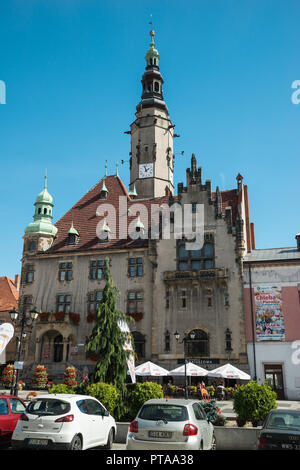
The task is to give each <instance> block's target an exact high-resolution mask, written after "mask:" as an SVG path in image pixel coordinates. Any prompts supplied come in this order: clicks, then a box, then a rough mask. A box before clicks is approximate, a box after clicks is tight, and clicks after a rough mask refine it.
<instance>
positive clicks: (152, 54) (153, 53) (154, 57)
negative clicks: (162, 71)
mask: <svg viewBox="0 0 300 470" xmlns="http://www.w3.org/2000/svg"><path fill="white" fill-rule="evenodd" d="M154 34H155V33H154V31H150V36H151V42H150V49H148V51H147V54H146V57H145V59H146V61H147V65H150V66H152V65H157V66H158V64H159V53H158V50H157V49H155V47H154V46H155V44H154Z"/></svg>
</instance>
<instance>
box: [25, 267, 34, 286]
mask: <svg viewBox="0 0 300 470" xmlns="http://www.w3.org/2000/svg"><path fill="white" fill-rule="evenodd" d="M33 281H34V265H33V264H28V265H27V266H26V267H25V282H26V283H27V284H30V283H32V282H33Z"/></svg>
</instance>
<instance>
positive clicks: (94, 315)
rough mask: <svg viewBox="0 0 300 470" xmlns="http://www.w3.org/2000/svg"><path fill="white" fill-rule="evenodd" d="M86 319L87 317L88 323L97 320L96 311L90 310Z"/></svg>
mask: <svg viewBox="0 0 300 470" xmlns="http://www.w3.org/2000/svg"><path fill="white" fill-rule="evenodd" d="M86 319H87V322H88V323H92V322H93V321H95V320H96V314H95V312H90V313H88V315H87V317H86Z"/></svg>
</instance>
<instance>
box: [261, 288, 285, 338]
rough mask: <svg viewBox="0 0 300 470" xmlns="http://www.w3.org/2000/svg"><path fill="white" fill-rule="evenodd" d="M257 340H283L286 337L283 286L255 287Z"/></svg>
mask: <svg viewBox="0 0 300 470" xmlns="http://www.w3.org/2000/svg"><path fill="white" fill-rule="evenodd" d="M254 298H255V312H256V337H257V341H283V340H284V338H285V330H284V318H283V312H282V295H281V288H280V287H277V286H256V287H255V288H254Z"/></svg>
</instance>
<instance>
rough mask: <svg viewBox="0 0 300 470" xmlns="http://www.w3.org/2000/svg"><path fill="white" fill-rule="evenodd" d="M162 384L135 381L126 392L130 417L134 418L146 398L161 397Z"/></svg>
mask: <svg viewBox="0 0 300 470" xmlns="http://www.w3.org/2000/svg"><path fill="white" fill-rule="evenodd" d="M163 396H164V394H163V389H162V386H161V385H159V384H157V383H155V382H144V383H137V384H136V385H135V387H132V388H131V390H130V391H129V392H128V409H129V410H128V411H129V415H130V416H131V418H135V417H136V415H137V413H138V411H139V409H140V408H141V406H142V405H143V403H145V401H147V400H151V399H152V398H163Z"/></svg>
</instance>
